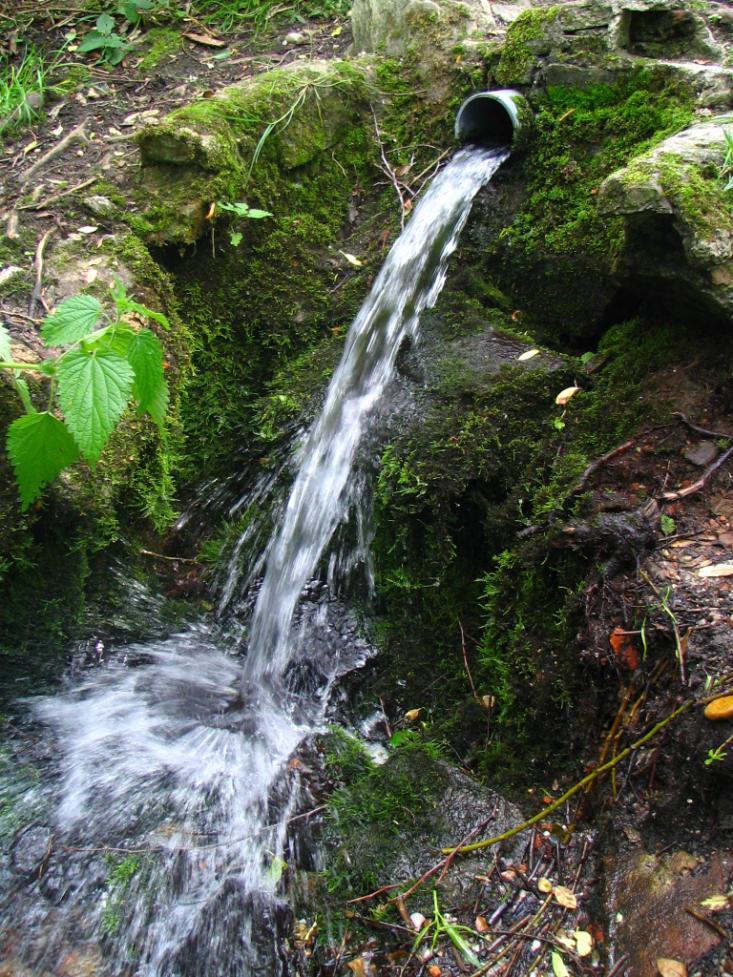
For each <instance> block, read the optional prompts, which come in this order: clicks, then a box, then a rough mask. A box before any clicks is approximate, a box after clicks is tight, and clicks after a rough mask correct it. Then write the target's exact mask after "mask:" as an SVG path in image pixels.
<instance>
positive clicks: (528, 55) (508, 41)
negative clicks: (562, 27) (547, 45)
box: [494, 6, 560, 85]
mask: <svg viewBox="0 0 733 977" xmlns="http://www.w3.org/2000/svg"><path fill="white" fill-rule="evenodd" d="M559 12H560V8H559V7H556V6H555V7H546V8H544V9H534V10H525V11H524V12H523V13H521V14H520V15H519V17H517V19H516V20H515V21H513V23H512V24H511V25H510V27H509V30H508V31H507V34H506V38H505V40H504V46H503V47H502V51H501V58H500V59H499V64H498V65H497V67H496V69H495V73H494V75H495V78H496V81H497V82H498V83H499V84H500V85H522V84H526V83H527V82H528V81H529V80H530V74H531V69H532V67H533V65H534V63H535V61H536V59H537V55H538V54H540V53H542V51H541V48H542V44H541V41H542V38H543V37H544V36H545V32H546V29H547V26H548V24H551V23H552V22H553V21H554V20H555V19H556V18H557V15H558V13H559ZM537 42H540V44H539V45H538V43H537Z"/></svg>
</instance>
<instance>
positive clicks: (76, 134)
mask: <svg viewBox="0 0 733 977" xmlns="http://www.w3.org/2000/svg"><path fill="white" fill-rule="evenodd" d="M85 128H86V120H84V122H81V123H79V125H78V126H76V128H75V129H72V130H71V132H69V133H68V134H67V135H65V136H64V138H63V139H61V140H60V141H59V142H57V143H56V145H55V146H52V147H51V149H49V151H48V152H47V153H44V154H43V156H40V157H39V158H38V159H37V160H36V161H35V163H34V164H33V165H32V166H30V167H29V168H28V169H27V170H26V171H25V173H24V174H23V176H22V177H21V182H22V183H26V182H27V181H28V180H29V179H30V178H31V177H32V176H33V174H34V173H37V172H38V170H40V169H41V168H42V167H44V166H45V165H46V163H48V162H49V161H50V160H52V159H53V158H54V157H55V156H58V155H59V153H63V151H64V150H65V149H67V148H68V147H69V146H70V145H71V144H72V142H74V140H75V139H80V140H81V141H82V142H88V140H87V136H86V132H85V131H84V130H85Z"/></svg>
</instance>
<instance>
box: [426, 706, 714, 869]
mask: <svg viewBox="0 0 733 977" xmlns="http://www.w3.org/2000/svg"><path fill="white" fill-rule="evenodd" d="M695 704H696V700H695V699H688V700H687V702H683V703H682V705H681V706H679V707H678V708H677V709H675V710H674V712H672V713H670V714H669V716H667V718H666V719H662V720H660V722H658V723H657V724H656V726H653V727H652V728H651V729H650V730H649V732H648V733H645V734H644V735H643V736H642V737H641V738H640V739H638V740H636V742H635V743H632V744H631V746H627V747H626V749H625V750H622V751H621V753H619V754H618V755H617V756H615V757H614V758H613V759H612V760H609V761H608V762H607V763H604V764H603V765H602V766H600V767H596V769H595V770H591V772H590V773H589V774H587V775H586V776H585V777H583V779H582V780H579V781H578V782H577V784H574V785H573V786H572V787H571V788H570V789H569V790H566V791H565V793H564V794H563V795H562V797H558V798H557V800H555V801H553V802H552V804H548V805H547V807H543V808H542V810H541V811H540V812H539V813H538V814H535V815H534V817H531V818H529V819H528V820H527V821H523V822H522V824H518V825H516V827H514V828H510V829H509V830H508V831H503V832H502V833H501V834H500V835H494V837H493V838H486V839H484V840H483V841H474V842H473V843H472V844H470V845H460V844H459V845H456V846H454V847H452V848H443V849H442V853H443V854H444V855H467V854H468V853H469V852H473V851H480V850H481V849H483V848H490V847H491V846H492V845H497V844H499V842H500V841H506V840H507V839H508V838H513V837H514V835H518V834H519V833H520V832H521V831H525V830H526V829H527V828H531V827H532V825H533V824H537V823H538V822H539V821H543V820H544V819H545V818H546V817H547V815H548V814H552V812H553V811H556V810H557V809H558V807H562V805H563V804H564V803H565V802H566V801H567V800H569V799H570V798H571V797H573V796H574V795H575V794H577V793H578V791H579V790H582V789H583V788H584V787H585V785H586V784H589V783H591V782H592V781H593V780H595V779H596V778H597V777H600V776H601V774H604V773H607V772H608V771H609V770H613V768H614V767H615V766H616V765H617V764H619V763H621V761H622V760H625V759H626V757H628V756H630V754H631V753H633V752H634V750H638V749H639V747H640V746H643V745H644V744H645V743H647V742H648V741H649V740H650V739H652V738H653V737H654V736H656V735H657V733H659V732H661V730H663V729H664V727H665V726H667V724H668V723H671V722H672V720H673V719H676V718H677V717H678V716H680V715H681V714H682V713H683V712H686V711H687V710H688V709H689V708H690V707H691V706H693V705H695Z"/></svg>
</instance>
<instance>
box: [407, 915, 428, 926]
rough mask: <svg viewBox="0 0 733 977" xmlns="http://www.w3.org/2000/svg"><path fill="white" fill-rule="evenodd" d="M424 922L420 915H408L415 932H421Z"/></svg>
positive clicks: (424, 919)
mask: <svg viewBox="0 0 733 977" xmlns="http://www.w3.org/2000/svg"><path fill="white" fill-rule="evenodd" d="M426 922H427V920H426V918H425V917H424V916H423V914H422V913H410V923H411V924H412V926H413V927H414V928H415V929H416V930H421V929H422V928H423V926H424V925H425V923H426Z"/></svg>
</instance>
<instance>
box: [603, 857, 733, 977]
mask: <svg viewBox="0 0 733 977" xmlns="http://www.w3.org/2000/svg"><path fill="white" fill-rule="evenodd" d="M731 870H733V856H731V854H730V853H725V854H720V853H717V852H715V853H713V854H712V856H711V857H710V859H709V861H708V862H707V863H706V864H702V859H697V858H694V857H692V856H690V855H689V854H688V853H687V852H683V851H677V852H674V853H673V854H670V855H665V856H656V855H649V854H646V853H644V852H642V853H640V854H639V853H636V854H631V855H622V856H620V857H615V856H613V857H609V858H608V859H607V864H606V871H607V878H608V879H609V883H608V894H607V900H608V902H607V908H608V915H609V919H610V920H611V924H612V925H611V945H610V959H609V967H612V966H613V965H614V963H615V962H616V961H617V960H618V959H619V958H620V957H621V956H622V955H623V954H628V960H627V962H626V972H627V973H629V974H634V977H657V966H656V961H657V959H658V958H660V957H668V958H669V957H671V958H673V959H675V960H681V961H683V962H684V963H686V964H687V965H688V966H691V965H692V964H694V963H695V962H696V961H697V960H699V959H700V958H701V957H702V956H704V955H705V954H707V953H709V952H710V951H711V950H712V949H714V948H715V947H716V946H718V944H719V943H720V937H719V936H718V935H717V933H716V932H715V931H714V930H713V929H711V928H709V927H708V926H706V925H705V924H704V923H701V922H700V921H699V920H697V919H695V918H694V916H691V915H690V914H689V913H688V912H687V911H686V910H687V907H688V906H693V907H695V906H699V905H700V901H701V900H702V899H705V898H707V897H708V896H710V895H715V894H720V893H723V892H726V891H727V887H728V877H729V875H730V872H731Z"/></svg>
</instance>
